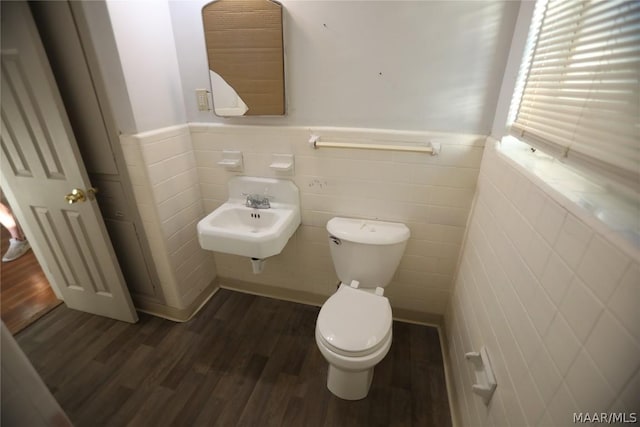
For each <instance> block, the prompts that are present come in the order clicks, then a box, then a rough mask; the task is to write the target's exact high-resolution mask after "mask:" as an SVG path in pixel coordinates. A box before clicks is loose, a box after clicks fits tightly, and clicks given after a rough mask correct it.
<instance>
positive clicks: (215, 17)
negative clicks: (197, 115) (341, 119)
mask: <svg viewBox="0 0 640 427" xmlns="http://www.w3.org/2000/svg"><path fill="white" fill-rule="evenodd" d="M202 21H203V25H204V35H205V43H206V46H207V57H208V63H209V76H210V78H211V93H212V95H213V108H214V112H215V114H216V115H217V116H225V117H226V116H264V115H284V111H285V108H284V105H285V98H284V56H283V47H282V45H283V43H282V5H281V4H280V3H277V2H275V1H271V0H216V1H213V2H211V3H208V4H207V5H205V6H204V7H203V8H202Z"/></svg>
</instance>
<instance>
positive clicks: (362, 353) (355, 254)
mask: <svg viewBox="0 0 640 427" xmlns="http://www.w3.org/2000/svg"><path fill="white" fill-rule="evenodd" d="M327 231H328V232H329V246H330V249H331V258H332V260H333V265H334V267H335V270H336V273H337V274H338V278H339V279H340V282H341V283H340V286H339V287H338V290H337V291H336V293H334V294H333V295H332V296H331V297H329V299H328V300H327V301H326V302H325V303H324V305H323V306H322V308H321V309H320V313H319V314H318V319H317V321H316V343H317V344H318V348H319V349H320V352H321V353H322V355H323V356H324V358H325V359H326V360H327V362H329V372H328V375H327V388H328V389H329V391H331V392H332V393H333V394H334V395H336V396H338V397H340V398H342V399H346V400H359V399H364V398H365V397H366V396H367V394H368V393H369V387H370V386H371V380H372V379H373V369H374V367H375V365H376V364H377V363H378V362H380V361H381V360H382V359H383V358H384V357H385V356H386V354H387V352H388V351H389V348H390V347H391V335H392V333H391V323H392V314H391V306H390V305H389V300H388V299H387V298H386V297H385V296H384V288H385V286H387V285H388V284H389V282H390V281H391V278H392V277H393V274H394V273H395V271H396V269H397V268H398V264H399V263H400V258H402V254H403V253H404V249H405V246H406V244H407V240H408V239H409V235H410V233H409V228H407V226H406V225H404V224H400V223H393V222H382V221H370V220H363V219H352V218H339V217H336V218H332V219H331V220H329V222H328V223H327Z"/></svg>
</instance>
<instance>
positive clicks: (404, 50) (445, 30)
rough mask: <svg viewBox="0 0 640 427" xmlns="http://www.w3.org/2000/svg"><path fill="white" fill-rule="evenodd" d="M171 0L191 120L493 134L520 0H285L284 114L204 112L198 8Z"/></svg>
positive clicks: (202, 47)
mask: <svg viewBox="0 0 640 427" xmlns="http://www.w3.org/2000/svg"><path fill="white" fill-rule="evenodd" d="M205 3H207V1H205V0H194V1H180V2H178V1H176V2H170V4H169V7H170V11H171V19H172V22H173V32H174V35H175V40H176V48H177V55H178V63H179V67H180V74H181V78H182V87H183V89H184V96H185V105H186V110H187V120H188V121H194V122H219V123H233V124H278V125H285V124H286V125H301V126H307V125H324V126H345V127H361V128H366V127H371V128H388V129H407V130H429V131H448V132H459V133H480V134H488V133H489V130H490V128H491V123H492V121H493V114H494V111H495V106H496V101H497V96H498V91H499V89H500V82H501V78H502V71H503V69H504V64H505V61H506V58H507V54H508V49H509V43H510V41H511V33H512V31H513V27H514V24H515V20H516V17H517V13H518V8H519V2H504V1H496V2H488V1H482V2H477V1H453V2H452V1H422V2H415V1H413V2H411V1H407V2H404V1H403V2H394V1H382V2H361V1H341V2H336V1H287V0H284V1H283V2H282V3H283V5H284V39H285V40H284V45H285V79H286V97H287V103H288V106H287V115H286V116H285V117H270V118H254V117H251V118H240V119H222V118H218V117H215V116H213V115H212V114H211V113H207V112H204V113H203V112H198V111H197V108H196V101H195V89H197V88H207V87H209V81H208V66H207V59H206V52H205V45H204V35H203V31H202V19H201V15H200V11H201V8H202V6H203V5H204V4H205Z"/></svg>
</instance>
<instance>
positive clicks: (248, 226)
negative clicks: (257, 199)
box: [198, 177, 300, 259]
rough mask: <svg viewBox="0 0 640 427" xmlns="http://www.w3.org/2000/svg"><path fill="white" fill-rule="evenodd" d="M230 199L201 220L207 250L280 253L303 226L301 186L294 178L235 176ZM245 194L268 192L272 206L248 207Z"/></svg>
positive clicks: (201, 239)
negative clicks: (301, 219) (262, 207)
mask: <svg viewBox="0 0 640 427" xmlns="http://www.w3.org/2000/svg"><path fill="white" fill-rule="evenodd" d="M229 194H230V195H231V197H229V200H228V201H227V202H226V203H224V204H222V206H220V207H219V208H218V209H216V210H214V211H213V212H211V213H210V214H209V215H207V216H206V217H205V218H204V219H202V220H201V221H200V222H199V223H198V240H199V242H200V246H201V247H202V248H203V249H207V250H211V251H216V252H224V253H228V254H234V255H242V256H247V257H250V258H260V259H262V258H267V257H270V256H273V255H277V254H279V253H280V252H282V250H283V249H284V247H285V245H286V244H287V242H288V241H289V239H290V238H291V236H292V235H293V233H294V232H295V231H296V229H297V228H298V225H300V204H299V196H298V188H297V187H296V186H295V184H293V183H292V182H291V181H285V180H277V179H270V178H252V177H235V178H232V179H231V180H230V182H229ZM242 194H261V195H262V194H264V195H265V196H266V197H269V198H270V199H272V200H273V201H272V202H271V208H268V209H255V208H251V207H247V206H245V201H246V196H242Z"/></svg>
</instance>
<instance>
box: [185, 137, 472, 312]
mask: <svg viewBox="0 0 640 427" xmlns="http://www.w3.org/2000/svg"><path fill="white" fill-rule="evenodd" d="M191 128H192V141H193V147H194V154H195V159H196V165H197V170H198V177H199V182H200V188H201V191H202V197H203V200H204V208H205V211H206V212H210V211H212V210H214V209H215V208H217V207H218V206H219V205H220V204H222V203H223V202H225V201H226V200H227V199H228V193H227V181H228V179H229V178H230V177H231V176H233V175H236V174H237V173H234V172H230V171H227V170H225V169H224V168H223V167H221V166H219V165H218V164H217V162H218V161H220V160H221V158H222V151H223V150H240V151H242V152H243V155H244V163H245V169H244V172H243V173H242V174H244V175H249V176H267V177H280V178H284V179H292V180H293V182H294V183H295V184H296V185H297V186H298V188H299V189H300V196H301V208H302V225H301V226H300V228H299V229H298V231H297V232H296V233H295V235H294V236H293V238H292V239H291V240H290V241H289V243H288V244H287V246H286V247H285V249H284V250H283V252H282V253H281V254H280V255H277V256H275V257H272V258H269V259H268V260H267V264H266V267H265V271H264V273H262V274H258V275H254V274H253V273H252V271H251V265H250V263H249V260H248V258H243V257H239V256H234V255H227V254H221V253H216V254H215V260H216V270H217V273H218V275H219V277H220V278H222V280H223V281H224V279H229V278H230V279H236V280H241V281H245V282H252V283H257V284H264V285H268V286H270V287H274V288H280V289H281V290H282V289H285V290H290V291H293V292H305V293H307V294H313V295H316V296H317V298H314V301H313V302H318V301H319V302H324V300H325V299H326V297H328V296H329V295H331V294H332V293H333V292H335V289H336V283H337V280H338V279H337V277H336V274H335V271H334V268H333V263H332V262H331V258H330V253H329V245H328V234H327V231H326V228H325V227H326V223H327V221H328V220H329V219H330V218H331V217H334V216H347V217H357V218H372V219H380V220H387V221H398V222H403V223H406V224H407V225H408V226H409V228H410V230H411V238H410V240H409V242H408V244H407V248H406V251H405V254H404V256H403V258H402V262H401V264H400V267H399V268H398V270H397V272H396V274H395V276H394V279H393V281H392V283H391V284H390V285H389V287H388V288H387V290H386V293H385V294H386V295H387V296H388V297H389V298H390V300H391V305H392V307H393V308H394V310H396V311H395V312H394V313H395V314H399V313H400V312H399V311H397V310H398V309H404V310H408V311H412V312H416V313H430V314H436V315H438V314H440V315H441V314H443V313H444V309H445V307H446V304H447V302H448V300H449V296H450V294H451V286H452V278H453V273H454V270H455V266H456V261H457V259H458V253H459V250H460V244H461V241H462V236H463V234H464V227H465V224H466V220H467V216H468V213H469V208H470V206H471V201H472V199H473V195H474V191H475V185H476V179H477V174H478V168H479V165H480V160H481V156H482V147H483V144H484V137H483V136H480V135H465V134H436V133H433V132H406V131H405V132H400V131H388V130H374V129H346V128H313V129H312V130H310V129H308V128H305V127H286V126H269V127H266V126H221V125H214V124H192V125H191ZM311 132H314V133H317V134H319V135H321V138H322V139H325V140H348V141H378V142H381V143H391V142H396V143H398V142H404V143H406V144H416V143H418V142H426V141H429V140H431V139H433V138H435V139H437V140H439V141H440V142H441V143H442V152H441V154H440V155H439V156H431V155H429V154H416V153H401V152H389V151H387V152H382V151H367V150H336V149H326V148H325V149H318V150H314V149H313V148H311V147H310V146H309V145H308V142H307V141H308V139H309V135H310V133H311ZM272 153H289V154H294V155H295V173H294V174H293V175H280V174H279V173H278V172H275V171H273V170H271V169H269V164H270V163H271V161H272V160H271V155H272ZM265 292H267V291H265ZM284 293H285V292H278V294H279V295H283V294H284ZM413 320H419V319H418V318H414V319H413ZM423 320H424V319H423Z"/></svg>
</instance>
